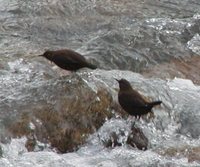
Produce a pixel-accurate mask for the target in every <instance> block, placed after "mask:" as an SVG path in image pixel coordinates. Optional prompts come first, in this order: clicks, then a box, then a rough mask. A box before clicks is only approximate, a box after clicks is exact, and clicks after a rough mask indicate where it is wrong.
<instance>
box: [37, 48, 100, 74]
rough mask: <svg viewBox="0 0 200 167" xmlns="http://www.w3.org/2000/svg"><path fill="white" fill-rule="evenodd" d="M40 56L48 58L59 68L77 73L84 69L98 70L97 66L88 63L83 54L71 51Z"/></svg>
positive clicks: (57, 51) (66, 50)
mask: <svg viewBox="0 0 200 167" xmlns="http://www.w3.org/2000/svg"><path fill="white" fill-rule="evenodd" d="M39 56H43V57H45V58H47V59H48V60H50V61H51V62H54V63H55V64H56V65H57V66H58V67H60V68H62V69H65V70H68V71H76V70H78V69H80V68H84V67H87V68H90V69H96V68H97V67H96V66H95V65H93V64H91V63H89V62H87V60H86V59H85V58H84V57H83V56H82V55H81V54H79V53H77V52H75V51H73V50H69V49H63V50H56V51H46V52H44V54H42V55H39Z"/></svg>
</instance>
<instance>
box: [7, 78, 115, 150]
mask: <svg viewBox="0 0 200 167" xmlns="http://www.w3.org/2000/svg"><path fill="white" fill-rule="evenodd" d="M33 89H34V88H30V89H29V91H31V92H32V96H33V97H34V98H35V99H37V101H36V102H32V103H31V99H30V101H29V103H27V104H26V105H24V106H18V107H19V108H20V113H19V114H18V116H17V118H15V119H14V120H12V122H11V124H9V125H8V129H9V132H10V133H11V134H12V137H20V136H24V135H25V136H30V135H33V136H35V139H36V140H38V141H40V142H43V143H49V144H50V145H51V147H53V148H56V149H57V150H58V151H59V152H62V153H64V152H68V151H74V150H76V149H77V148H78V146H79V145H81V144H83V143H84V142H85V139H86V138H87V136H88V135H89V134H90V133H92V132H94V131H95V130H96V129H98V128H99V127H100V126H102V125H103V123H104V122H105V120H106V119H109V118H110V117H111V116H112V113H111V112H110V109H109V108H110V107H111V106H112V96H111V94H109V92H108V91H107V90H106V89H104V88H101V89H100V88H98V89H97V90H93V89H91V88H90V87H89V86H88V85H87V83H86V82H84V81H83V80H82V79H81V78H80V77H79V76H78V75H72V76H67V77H66V78H62V79H59V80H52V81H51V82H50V83H49V84H44V85H41V87H38V88H36V89H34V90H33ZM36 104H37V105H36ZM15 108H16V110H17V106H16V107H15ZM34 145H35V142H34V141H33V140H32V139H31V140H30V139H29V141H28V142H27V144H26V146H27V149H28V150H34V149H33V147H34Z"/></svg>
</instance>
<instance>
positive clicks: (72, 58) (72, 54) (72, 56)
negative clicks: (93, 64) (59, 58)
mask: <svg viewBox="0 0 200 167" xmlns="http://www.w3.org/2000/svg"><path fill="white" fill-rule="evenodd" d="M67 51H68V53H67V55H66V52H65V51H64V52H63V53H62V55H63V56H64V57H67V59H68V60H70V61H71V62H73V63H77V62H78V63H80V62H85V61H86V59H85V58H84V57H83V56H82V55H81V54H79V53H77V52H75V51H73V50H67ZM69 55H70V56H69Z"/></svg>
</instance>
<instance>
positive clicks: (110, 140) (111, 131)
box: [98, 119, 148, 150]
mask: <svg viewBox="0 0 200 167" xmlns="http://www.w3.org/2000/svg"><path fill="white" fill-rule="evenodd" d="M131 124H132V121H131V122H127V121H126V120H120V119H111V120H109V121H107V122H106V123H105V124H104V125H103V127H101V128H100V130H99V131H98V138H99V140H100V141H101V142H102V143H103V145H104V146H105V147H111V148H113V147H116V146H123V145H125V144H128V145H131V146H132V147H136V148H138V149H140V150H146V149H147V146H148V139H147V137H146V136H145V135H144V133H143V132H142V130H141V129H140V128H138V127H137V126H132V125H131ZM131 126H132V127H131Z"/></svg>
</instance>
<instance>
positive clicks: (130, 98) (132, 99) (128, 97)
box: [119, 93, 146, 108]
mask: <svg viewBox="0 0 200 167" xmlns="http://www.w3.org/2000/svg"><path fill="white" fill-rule="evenodd" d="M119 100H120V101H121V103H123V104H124V107H129V108H135V107H137V108H138V107H139V108H140V107H145V105H146V103H145V101H144V100H143V99H142V98H141V97H140V96H136V95H135V94H131V93H122V94H121V95H120V99H119Z"/></svg>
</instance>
